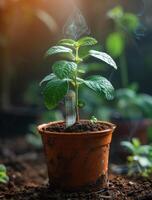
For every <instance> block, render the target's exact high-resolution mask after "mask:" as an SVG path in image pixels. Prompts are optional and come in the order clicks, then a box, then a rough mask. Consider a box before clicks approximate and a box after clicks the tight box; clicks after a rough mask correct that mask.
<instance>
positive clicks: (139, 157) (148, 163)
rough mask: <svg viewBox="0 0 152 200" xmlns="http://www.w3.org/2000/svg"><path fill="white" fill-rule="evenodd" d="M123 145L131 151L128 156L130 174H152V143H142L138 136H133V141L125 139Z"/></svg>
mask: <svg viewBox="0 0 152 200" xmlns="http://www.w3.org/2000/svg"><path fill="white" fill-rule="evenodd" d="M121 145H122V146H123V147H125V148H126V149H127V150H128V152H129V153H130V155H129V156H128V157H127V160H128V167H129V175H134V174H135V172H137V173H138V174H139V175H141V176H145V177H148V176H150V175H152V145H141V143H140V141H139V139H137V138H133V139H132V141H131V142H129V141H123V142H121Z"/></svg>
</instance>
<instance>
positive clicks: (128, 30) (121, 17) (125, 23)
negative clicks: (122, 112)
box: [106, 6, 140, 88]
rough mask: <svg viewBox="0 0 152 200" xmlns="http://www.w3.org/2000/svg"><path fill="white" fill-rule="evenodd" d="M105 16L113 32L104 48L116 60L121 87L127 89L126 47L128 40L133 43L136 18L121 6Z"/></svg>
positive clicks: (138, 23)
mask: <svg viewBox="0 0 152 200" xmlns="http://www.w3.org/2000/svg"><path fill="white" fill-rule="evenodd" d="M107 16H108V17H109V18H110V19H111V20H112V21H113V23H114V32H112V33H110V34H109V35H108V37H107V39H106V48H107V51H108V52H109V53H110V55H111V56H113V57H114V58H118V60H119V65H120V75H121V85H122V87H124V88H126V87H128V84H129V80H128V69H127V59H126V46H127V43H128V41H129V40H132V41H133V39H132V38H133V37H132V34H133V33H135V31H136V29H137V28H138V27H139V25H140V22H139V19H138V17H137V16H136V15H135V14H133V13H131V12H125V11H124V10H123V7H122V6H116V7H114V8H112V9H111V10H109V11H108V12H107Z"/></svg>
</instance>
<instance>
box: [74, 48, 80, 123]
mask: <svg viewBox="0 0 152 200" xmlns="http://www.w3.org/2000/svg"><path fill="white" fill-rule="evenodd" d="M75 60H76V63H77V64H78V63H79V47H76V57H75ZM75 98H76V99H75V111H76V122H79V119H80V117H79V85H78V83H77V72H76V74H75Z"/></svg>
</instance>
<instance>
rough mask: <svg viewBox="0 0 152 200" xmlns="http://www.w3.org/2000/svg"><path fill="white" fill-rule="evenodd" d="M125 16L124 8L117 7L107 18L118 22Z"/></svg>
mask: <svg viewBox="0 0 152 200" xmlns="http://www.w3.org/2000/svg"><path fill="white" fill-rule="evenodd" d="M123 14H124V12H123V8H122V6H116V7H114V8H113V9H111V10H110V11H109V12H108V13H107V16H108V17H109V18H111V19H114V20H118V19H120V18H122V17H123Z"/></svg>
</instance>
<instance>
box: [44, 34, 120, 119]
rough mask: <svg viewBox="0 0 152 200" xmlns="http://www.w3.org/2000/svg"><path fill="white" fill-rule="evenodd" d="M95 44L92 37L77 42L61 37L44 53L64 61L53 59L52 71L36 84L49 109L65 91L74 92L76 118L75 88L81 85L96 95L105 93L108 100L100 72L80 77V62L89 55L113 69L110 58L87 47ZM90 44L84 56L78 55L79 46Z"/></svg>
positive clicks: (108, 92)
mask: <svg viewBox="0 0 152 200" xmlns="http://www.w3.org/2000/svg"><path fill="white" fill-rule="evenodd" d="M96 44H97V40H96V39H94V38H92V37H83V38H81V39H79V40H77V41H75V40H72V39H62V40H60V41H59V42H58V44H57V45H56V46H53V47H51V48H50V49H49V50H48V51H47V52H46V54H45V56H46V57H48V56H53V55H57V54H59V55H60V56H63V55H64V57H65V58H64V60H59V61H56V62H55V63H54V64H53V66H52V70H53V73H51V74H49V75H47V76H46V77H45V78H44V79H43V80H42V81H41V83H40V85H41V86H42V90H43V95H44V101H45V105H46V106H47V108H48V109H53V108H54V107H56V106H57V105H58V103H59V102H60V101H61V100H62V99H63V98H64V97H65V96H66V94H67V93H68V91H69V90H73V91H74V92H75V101H74V102H75V113H76V122H78V121H79V97H78V96H79V88H80V86H82V85H85V86H86V87H88V88H89V89H91V90H93V91H94V92H95V93H97V94H98V95H102V93H104V94H105V96H106V98H107V99H108V100H110V99H112V98H113V96H114V88H113V86H112V84H111V83H110V82H109V81H108V80H107V79H106V78H105V77H103V76H101V75H93V76H91V77H89V78H87V79H83V78H82V75H84V73H85V71H84V70H82V67H81V65H82V63H83V62H84V61H85V60H86V59H87V58H89V57H90V56H91V57H94V58H96V59H99V60H101V61H104V62H105V63H107V64H109V65H110V66H112V67H114V68H115V69H117V66H116V63H115V62H114V60H113V59H112V58H111V57H110V56H109V55H108V54H106V53H104V52H100V51H96V50H93V49H92V48H91V47H92V46H94V45H96ZM85 46H90V50H89V51H86V52H85V56H84V55H83V56H81V55H80V50H81V48H83V47H85Z"/></svg>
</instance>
